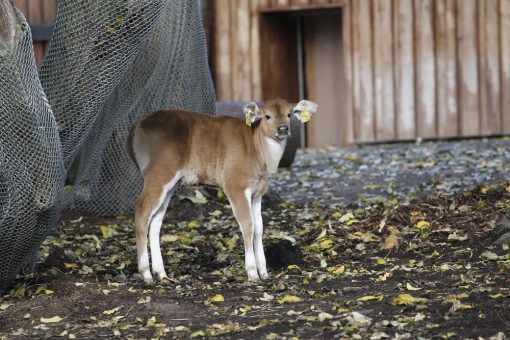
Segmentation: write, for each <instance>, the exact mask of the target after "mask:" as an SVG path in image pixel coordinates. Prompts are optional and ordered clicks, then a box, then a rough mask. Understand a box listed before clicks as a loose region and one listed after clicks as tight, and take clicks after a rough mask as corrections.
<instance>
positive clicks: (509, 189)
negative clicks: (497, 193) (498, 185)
mask: <svg viewBox="0 0 510 340" xmlns="http://www.w3.org/2000/svg"><path fill="white" fill-rule="evenodd" d="M506 191H507V192H510V184H508V186H507V187H506Z"/></svg>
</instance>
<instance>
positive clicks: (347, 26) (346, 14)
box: [342, 3, 355, 145]
mask: <svg viewBox="0 0 510 340" xmlns="http://www.w3.org/2000/svg"><path fill="white" fill-rule="evenodd" d="M351 25H352V22H351V4H350V3H347V4H346V5H345V6H344V7H343V8H342V60H343V74H344V77H343V79H344V84H345V86H344V91H345V96H344V99H345V139H344V140H343V142H342V144H343V145H346V144H352V143H354V139H355V137H354V110H353V106H352V100H353V98H352V95H353V94H352V41H351V40H352V37H351V34H352V32H351Z"/></svg>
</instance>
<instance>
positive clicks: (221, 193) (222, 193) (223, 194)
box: [216, 190, 225, 199]
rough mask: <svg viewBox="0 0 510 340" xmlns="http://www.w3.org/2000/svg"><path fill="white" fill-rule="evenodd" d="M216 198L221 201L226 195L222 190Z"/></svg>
mask: <svg viewBox="0 0 510 340" xmlns="http://www.w3.org/2000/svg"><path fill="white" fill-rule="evenodd" d="M216 197H218V198H219V199H221V198H223V197H225V193H224V192H223V191H221V190H218V192H217V193H216Z"/></svg>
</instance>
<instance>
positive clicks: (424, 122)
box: [414, 0, 437, 138]
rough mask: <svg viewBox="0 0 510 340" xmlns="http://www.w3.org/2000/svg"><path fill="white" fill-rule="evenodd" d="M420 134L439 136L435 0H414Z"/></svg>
mask: <svg viewBox="0 0 510 340" xmlns="http://www.w3.org/2000/svg"><path fill="white" fill-rule="evenodd" d="M414 18H415V20H414V24H415V26H414V27H415V31H414V33H415V35H414V36H415V51H416V58H415V61H416V118H417V128H418V129H417V134H418V137H424V138H428V137H435V136H437V132H436V105H435V103H436V94H435V76H436V75H435V57H434V19H433V11H432V0H414Z"/></svg>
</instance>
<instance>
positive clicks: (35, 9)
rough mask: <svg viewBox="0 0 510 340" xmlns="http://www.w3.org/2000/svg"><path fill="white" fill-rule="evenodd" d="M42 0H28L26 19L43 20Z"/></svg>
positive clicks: (32, 21)
mask: <svg viewBox="0 0 510 340" xmlns="http://www.w3.org/2000/svg"><path fill="white" fill-rule="evenodd" d="M42 1H43V0H30V1H29V2H28V21H29V22H30V23H41V22H43V7H42Z"/></svg>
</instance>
